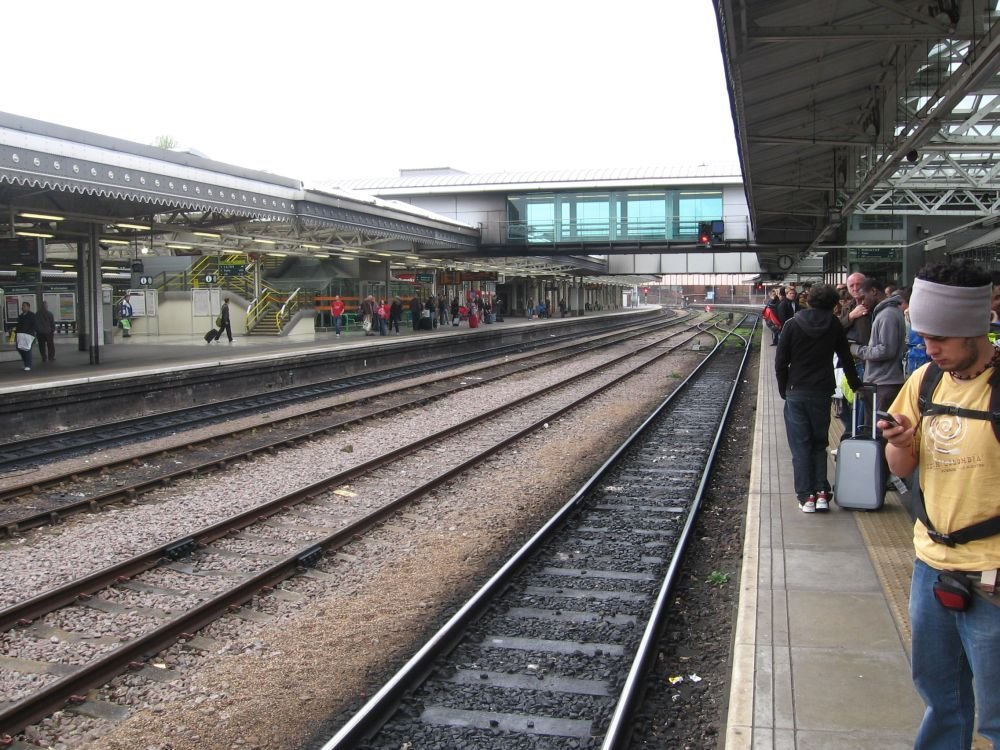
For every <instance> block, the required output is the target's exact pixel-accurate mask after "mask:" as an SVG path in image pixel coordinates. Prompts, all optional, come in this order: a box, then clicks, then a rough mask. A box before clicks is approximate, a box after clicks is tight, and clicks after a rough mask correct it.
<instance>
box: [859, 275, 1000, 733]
mask: <svg viewBox="0 0 1000 750" xmlns="http://www.w3.org/2000/svg"><path fill="white" fill-rule="evenodd" d="M990 290H991V285H990V277H989V275H988V274H987V273H986V272H984V271H983V270H982V269H979V268H977V267H976V266H974V265H971V264H963V265H937V266H929V267H926V268H924V269H922V270H921V271H920V273H919V274H918V275H917V280H916V281H915V282H914V285H913V293H912V295H911V297H910V322H911V324H912V326H913V330H915V331H917V332H918V333H919V334H920V335H922V336H923V337H924V340H925V342H926V345H927V354H928V356H930V358H931V360H932V362H933V363H934V364H936V365H937V367H939V368H940V369H941V370H942V377H941V380H940V382H939V383H938V384H937V386H936V388H935V390H934V392H933V393H932V394H931V397H930V399H929V403H925V404H924V405H923V406H921V405H920V403H919V395H920V387H921V383H922V381H923V378H924V377H925V376H926V375H927V371H928V368H929V367H930V365H929V364H928V365H924V366H923V367H921V368H920V369H919V370H917V371H916V372H915V373H914V374H913V375H912V376H911V377H910V378H909V380H907V382H906V383H905V384H904V385H903V387H902V390H901V391H900V393H899V396H898V397H897V398H896V400H895V401H894V402H893V404H892V406H891V407H890V408H889V412H891V414H892V417H893V421H894V422H896V423H897V424H893V423H892V422H890V421H889V420H886V419H881V420H880V421H879V422H878V426H879V427H880V428H881V429H882V435H883V437H884V438H885V440H886V441H887V445H886V449H885V453H886V459H887V460H888V463H889V469H890V470H891V471H892V473H893V474H895V475H896V476H901V477H905V476H910V475H911V474H912V473H913V472H914V470H915V469H916V468H917V467H918V466H919V468H920V485H921V489H922V493H923V500H922V501H920V502H921V503H922V511H921V512H918V516H919V518H920V519H926V521H924V520H918V521H917V522H916V523H915V524H914V529H913V543H914V549H915V552H916V557H917V559H916V562H915V563H914V567H913V579H912V582H911V588H910V624H911V627H912V631H913V637H912V644H913V648H912V661H911V665H912V671H913V681H914V685H915V686H916V688H917V692H918V693H920V696H921V698H923V700H924V703H925V704H926V706H927V710H926V712H925V713H924V718H923V721H922V722H921V724H920V729H919V731H918V733H917V739H916V743H915V745H914V747H915V749H916V750H938V749H939V748H946V747H947V748H969V747H971V745H972V737H973V726H974V725H975V721H976V716H977V714H978V725H979V732H980V734H982V735H983V736H984V737H986V738H987V739H989V740H990V741H991V742H992V743H993V746H994V747H1000V690H998V686H1000V597H998V596H997V595H996V594H995V593H994V590H995V588H994V587H995V585H996V577H997V570H998V568H1000V535H996V534H995V535H992V536H985V537H980V538H973V539H970V540H968V541H964V542H963V541H957V540H955V539H953V538H951V537H950V536H949V535H951V534H956V533H958V532H960V531H963V530H965V529H967V528H968V527H970V526H972V525H973V524H977V523H980V522H983V521H988V520H990V519H992V518H995V517H997V516H998V515H1000V503H998V501H997V487H998V486H1000V441H998V439H997V436H996V434H994V431H993V424H992V421H990V420H989V419H987V418H985V417H984V414H988V411H989V408H990V398H991V393H992V386H991V383H990V378H991V377H992V375H993V372H994V370H995V369H996V368H997V367H1000V359H998V350H997V349H995V348H994V347H992V346H991V345H990V343H989V340H988V339H987V331H988V330H989V318H990ZM938 404H940V405H945V407H946V408H944V409H941V410H937V409H934V408H933V407H934V406H935V405H938ZM932 411H933V413H932ZM922 413H923V416H921V414H922Z"/></svg>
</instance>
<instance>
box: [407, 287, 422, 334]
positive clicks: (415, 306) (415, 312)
mask: <svg viewBox="0 0 1000 750" xmlns="http://www.w3.org/2000/svg"><path fill="white" fill-rule="evenodd" d="M423 309H424V306H423V305H422V304H421V303H420V297H418V296H417V295H415V294H414V295H413V299H411V300H410V317H411V318H412V319H413V330H414V331H416V330H417V329H419V328H420V312H421V311H422V310H423Z"/></svg>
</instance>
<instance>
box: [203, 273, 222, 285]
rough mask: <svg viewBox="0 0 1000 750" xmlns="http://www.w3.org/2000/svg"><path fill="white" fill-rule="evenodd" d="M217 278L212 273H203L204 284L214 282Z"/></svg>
mask: <svg viewBox="0 0 1000 750" xmlns="http://www.w3.org/2000/svg"><path fill="white" fill-rule="evenodd" d="M218 280H219V277H218V276H216V275H215V274H214V273H206V274H205V283H206V284H214V283H215V282H216V281H218Z"/></svg>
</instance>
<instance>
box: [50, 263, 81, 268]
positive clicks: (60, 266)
mask: <svg viewBox="0 0 1000 750" xmlns="http://www.w3.org/2000/svg"><path fill="white" fill-rule="evenodd" d="M52 265H53V266H55V267H56V268H76V266H71V265H70V264H69V263H53V264H52Z"/></svg>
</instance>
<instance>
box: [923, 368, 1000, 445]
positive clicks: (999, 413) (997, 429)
mask: <svg viewBox="0 0 1000 750" xmlns="http://www.w3.org/2000/svg"><path fill="white" fill-rule="evenodd" d="M943 375H944V373H943V372H942V371H941V368H940V367H938V366H937V364H935V363H934V362H931V363H930V364H928V365H927V369H926V370H925V371H924V377H923V380H921V381H920V391H919V393H918V395H917V411H918V413H919V414H920V419H923V418H924V417H925V416H929V415H934V414H950V415H951V416H955V417H965V418H966V419H985V420H986V421H987V422H990V423H991V424H992V425H993V434H994V435H995V436H996V439H997V440H998V441H1000V367H996V366H994V368H993V373H992V374H991V375H990V379H989V384H990V409H989V411H980V410H978V409H963V408H961V407H958V406H945V405H944V404H935V403H934V402H933V400H932V397H933V395H934V391H935V389H937V387H938V383H940V382H941V378H942V376H943Z"/></svg>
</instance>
